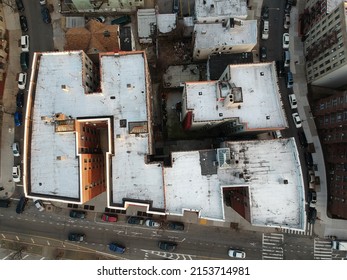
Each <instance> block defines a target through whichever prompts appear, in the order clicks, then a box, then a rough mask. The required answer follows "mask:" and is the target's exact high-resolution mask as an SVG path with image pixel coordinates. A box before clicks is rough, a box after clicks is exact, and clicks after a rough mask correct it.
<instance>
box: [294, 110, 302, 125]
mask: <svg viewBox="0 0 347 280" xmlns="http://www.w3.org/2000/svg"><path fill="white" fill-rule="evenodd" d="M292 117H293V121H294V124H295V127H296V128H300V127H302V122H301V119H300V116H299V113H293V114H292Z"/></svg>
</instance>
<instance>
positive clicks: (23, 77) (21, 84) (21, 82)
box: [18, 72, 27, 89]
mask: <svg viewBox="0 0 347 280" xmlns="http://www.w3.org/2000/svg"><path fill="white" fill-rule="evenodd" d="M26 84H27V73H24V72H21V73H19V76H18V88H19V89H25V86H26Z"/></svg>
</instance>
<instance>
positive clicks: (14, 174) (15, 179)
mask: <svg viewBox="0 0 347 280" xmlns="http://www.w3.org/2000/svg"><path fill="white" fill-rule="evenodd" d="M12 178H13V182H16V183H18V182H20V166H19V165H17V166H13V167H12Z"/></svg>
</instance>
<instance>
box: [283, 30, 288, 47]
mask: <svg viewBox="0 0 347 280" xmlns="http://www.w3.org/2000/svg"><path fill="white" fill-rule="evenodd" d="M283 49H285V50H287V49H289V33H284V34H283Z"/></svg>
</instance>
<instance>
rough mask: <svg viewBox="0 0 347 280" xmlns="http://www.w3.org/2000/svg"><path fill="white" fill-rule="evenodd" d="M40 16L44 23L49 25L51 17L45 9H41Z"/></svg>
mask: <svg viewBox="0 0 347 280" xmlns="http://www.w3.org/2000/svg"><path fill="white" fill-rule="evenodd" d="M41 15H42V19H43V22H44V23H51V15H50V14H49V10H48V8H47V7H45V6H43V7H41Z"/></svg>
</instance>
